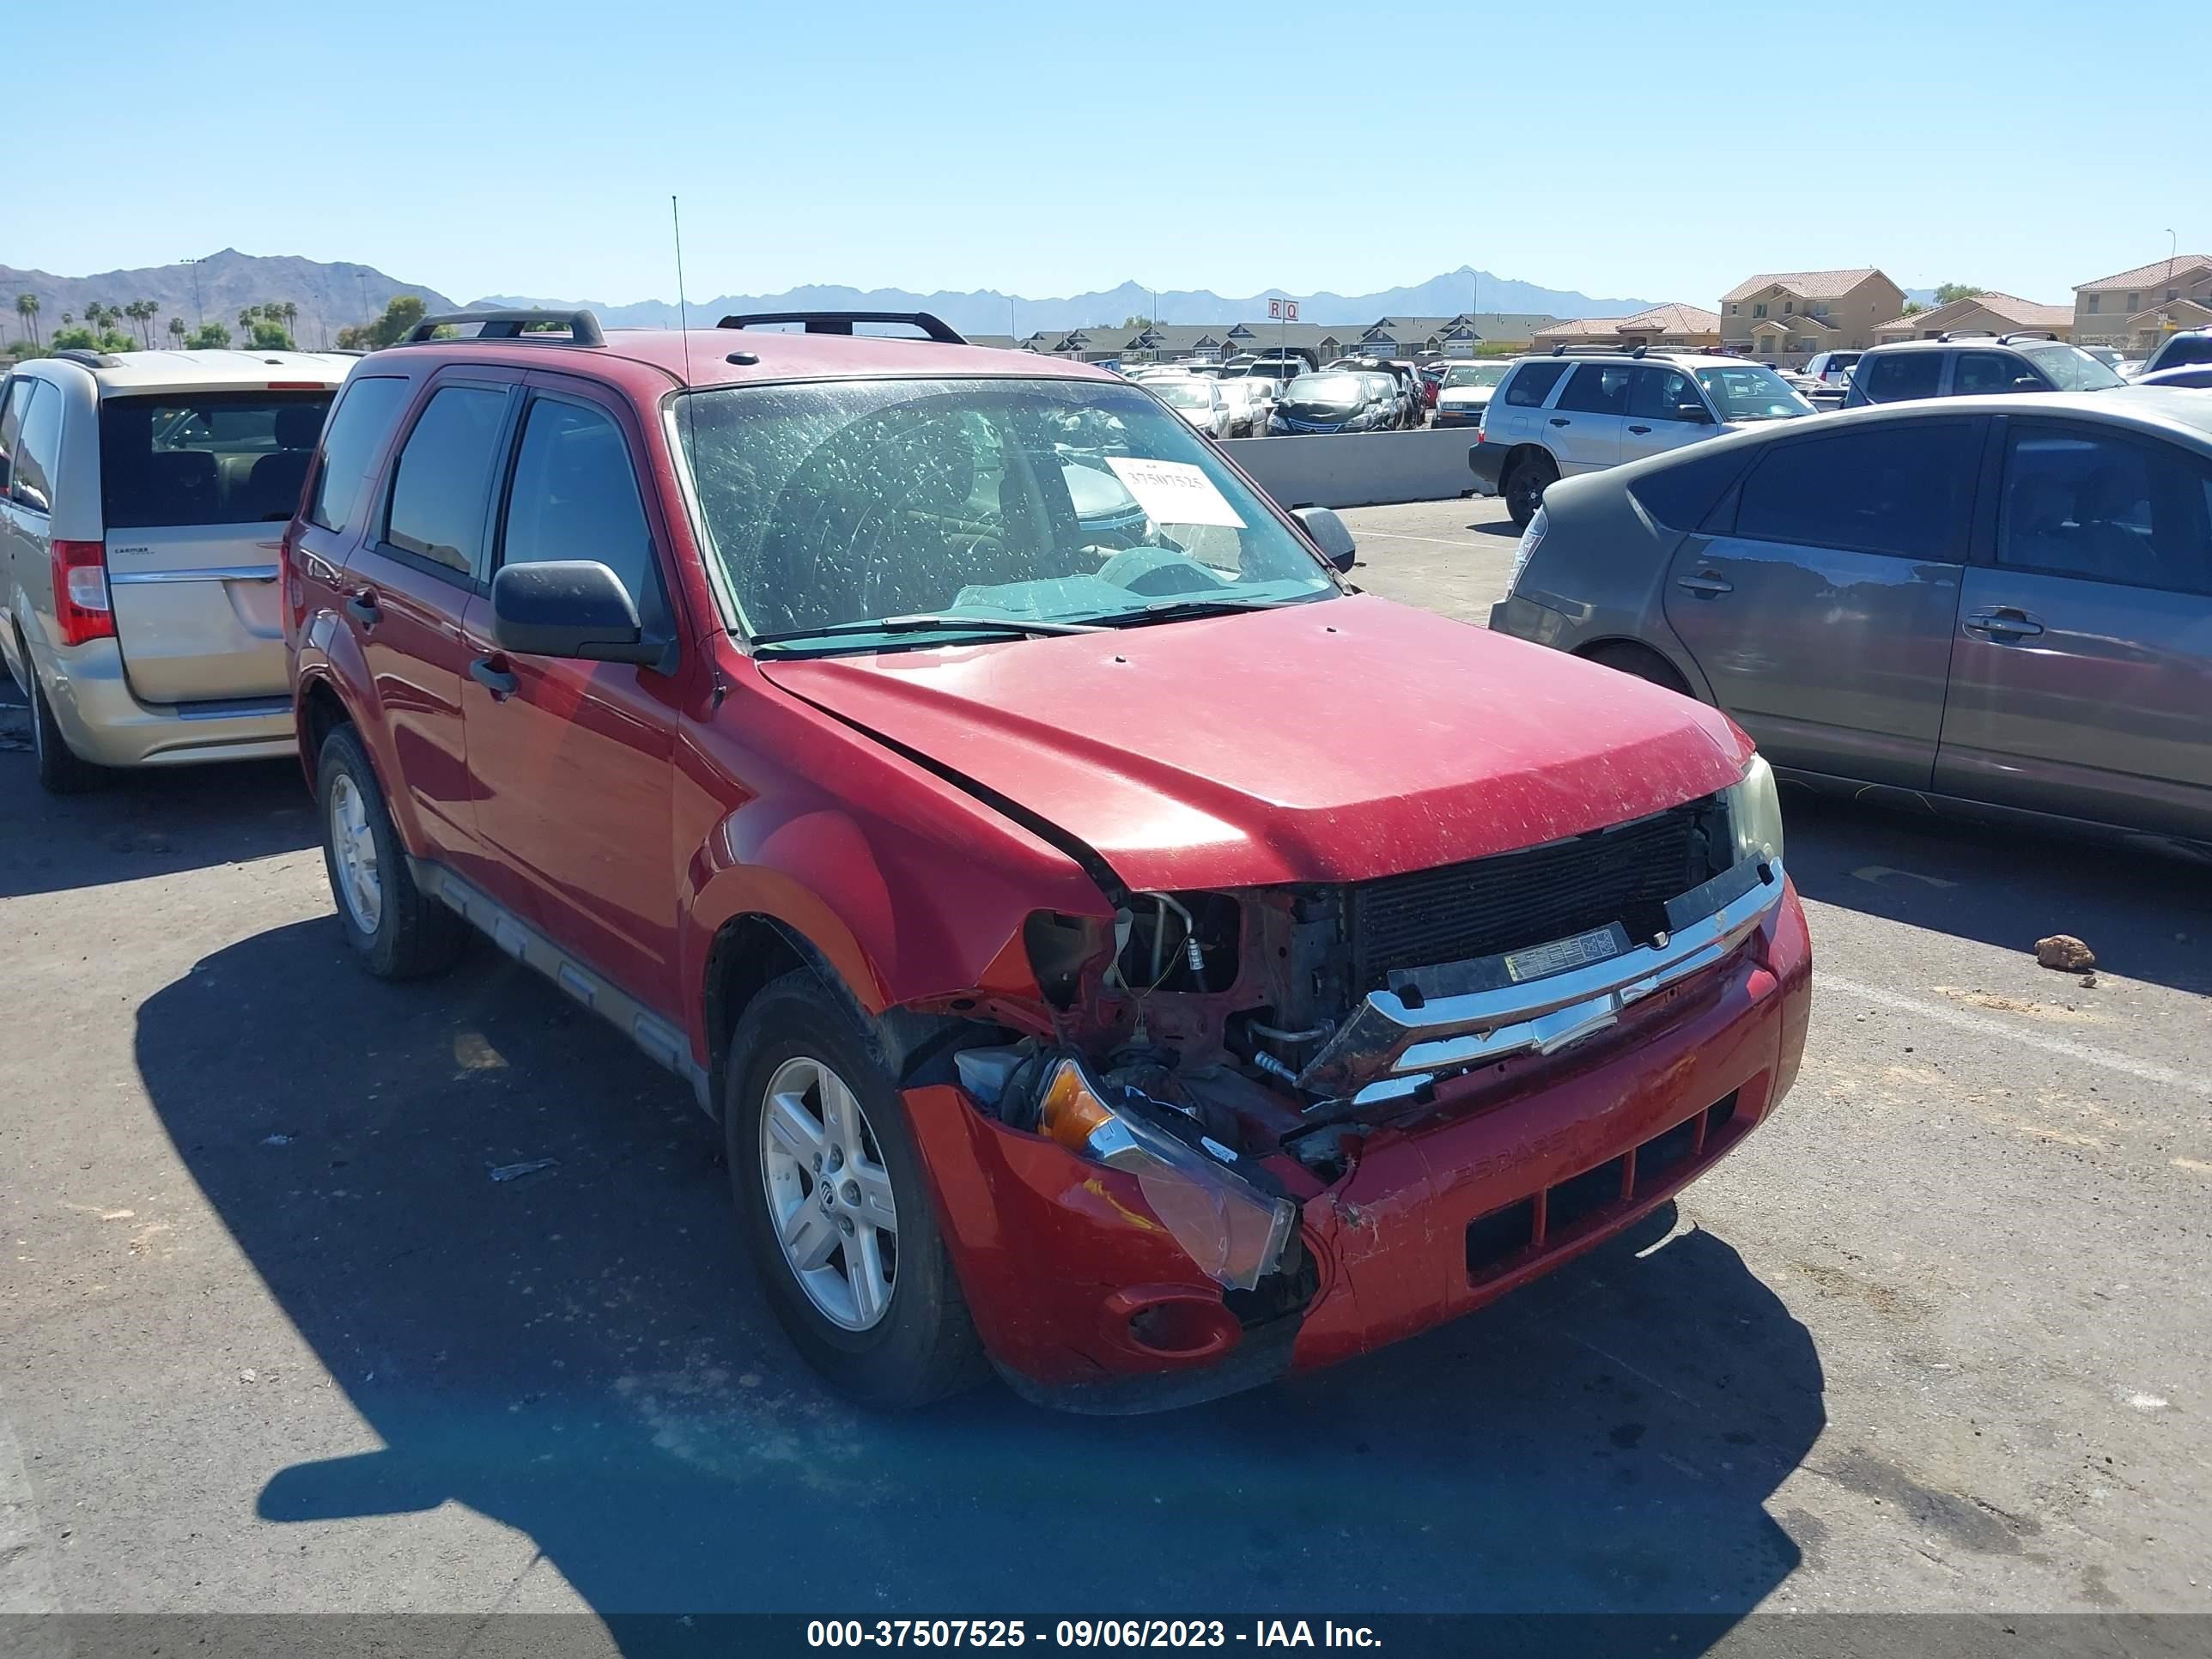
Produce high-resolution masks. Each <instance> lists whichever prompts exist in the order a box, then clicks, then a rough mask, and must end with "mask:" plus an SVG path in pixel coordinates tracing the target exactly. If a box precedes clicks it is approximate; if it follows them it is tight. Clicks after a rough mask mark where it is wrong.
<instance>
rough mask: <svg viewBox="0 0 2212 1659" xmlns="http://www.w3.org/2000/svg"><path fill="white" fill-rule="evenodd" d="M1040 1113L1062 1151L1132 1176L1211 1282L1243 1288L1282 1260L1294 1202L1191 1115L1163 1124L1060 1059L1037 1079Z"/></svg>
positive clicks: (1146, 1105)
mask: <svg viewBox="0 0 2212 1659" xmlns="http://www.w3.org/2000/svg"><path fill="white" fill-rule="evenodd" d="M1039 1116H1040V1119H1041V1121H1040V1122H1039V1124H1038V1126H1037V1127H1039V1128H1041V1129H1042V1130H1043V1132H1044V1133H1046V1134H1047V1135H1048V1136H1050V1137H1051V1138H1052V1139H1054V1140H1056V1141H1058V1142H1059V1143H1060V1145H1061V1146H1065V1147H1066V1148H1067V1150H1068V1151H1070V1152H1075V1153H1078V1154H1079V1155H1081V1156H1083V1157H1086V1158H1096V1159H1097V1161H1098V1162H1099V1163H1101V1164H1107V1165H1109V1167H1111V1168H1113V1169H1116V1170H1125V1171H1127V1173H1128V1174H1130V1175H1133V1176H1135V1177H1136V1178H1137V1184H1138V1186H1139V1188H1140V1189H1141V1190H1142V1191H1143V1193H1144V1194H1145V1201H1146V1203H1147V1204H1149V1205H1151V1206H1152V1212H1153V1214H1155V1215H1157V1216H1158V1218H1159V1219H1160V1223H1161V1225H1163V1226H1164V1227H1165V1228H1166V1229H1167V1230H1168V1231H1169V1233H1170V1235H1171V1236H1172V1237H1174V1239H1175V1241H1176V1243H1178V1244H1180V1245H1182V1248H1183V1249H1184V1250H1185V1251H1187V1252H1188V1254H1189V1255H1190V1258H1191V1260H1192V1261H1195V1262H1196V1263H1197V1264H1198V1265H1199V1267H1200V1268H1201V1269H1202V1270H1203V1271H1204V1272H1205V1273H1206V1276H1207V1277H1208V1278H1210V1279H1213V1280H1214V1281H1215V1282H1216V1283H1218V1284H1222V1285H1229V1286H1231V1288H1232V1289H1236V1290H1240V1291H1249V1290H1250V1289H1252V1288H1253V1286H1255V1285H1257V1284H1258V1283H1259V1282H1260V1280H1261V1279H1263V1278H1265V1277H1266V1276H1267V1274H1269V1273H1273V1272H1274V1270H1275V1269H1276V1267H1278V1266H1279V1265H1280V1264H1281V1261H1282V1259H1283V1251H1284V1249H1285V1247H1286V1246H1287V1245H1288V1243H1290V1240H1291V1235H1292V1234H1293V1233H1294V1232H1295V1231H1296V1230H1297V1206H1295V1205H1294V1204H1292V1203H1291V1200H1290V1199H1289V1198H1287V1197H1285V1196H1284V1195H1283V1194H1281V1193H1280V1192H1279V1191H1278V1192H1273V1193H1270V1192H1263V1191H1262V1190H1261V1188H1260V1187H1259V1186H1258V1185H1257V1184H1256V1182H1255V1180H1254V1179H1253V1178H1252V1176H1253V1173H1254V1171H1253V1170H1252V1166H1250V1165H1249V1163H1248V1161H1247V1160H1246V1159H1244V1158H1242V1157H1240V1156H1239V1155H1238V1154H1237V1153H1236V1152H1232V1151H1231V1150H1230V1149H1229V1148H1228V1147H1226V1146H1222V1145H1221V1144H1220V1143H1219V1142H1218V1141H1216V1140H1214V1139H1212V1138H1210V1137H1209V1136H1207V1135H1206V1134H1204V1133H1201V1132H1200V1130H1199V1128H1198V1127H1197V1126H1196V1124H1195V1123H1191V1124H1189V1125H1188V1126H1186V1127H1182V1128H1181V1129H1180V1130H1178V1129H1176V1128H1171V1127H1170V1124H1171V1123H1172V1122H1173V1121H1174V1120H1175V1118H1176V1113H1175V1112H1174V1110H1173V1109H1172V1108H1170V1107H1166V1106H1163V1105H1160V1104H1158V1103H1155V1102H1149V1101H1147V1100H1146V1099H1144V1098H1143V1097H1133V1096H1132V1094H1131V1093H1130V1091H1127V1090H1122V1089H1115V1088H1113V1087H1111V1086H1109V1085H1105V1084H1103V1083H1101V1082H1099V1081H1098V1080H1097V1079H1095V1078H1093V1077H1092V1076H1091V1073H1089V1071H1088V1070H1087V1069H1085V1066H1083V1064H1082V1062H1081V1061H1079V1060H1075V1059H1073V1058H1062V1059H1060V1060H1058V1061H1056V1062H1055V1063H1054V1068H1053V1070H1052V1072H1051V1073H1049V1074H1048V1077H1047V1079H1046V1081H1045V1085H1044V1092H1043V1098H1042V1102H1041V1103H1040V1112H1039Z"/></svg>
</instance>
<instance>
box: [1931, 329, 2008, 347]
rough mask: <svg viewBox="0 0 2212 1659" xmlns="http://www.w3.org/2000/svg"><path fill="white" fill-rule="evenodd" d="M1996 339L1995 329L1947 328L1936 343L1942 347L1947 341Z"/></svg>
mask: <svg viewBox="0 0 2212 1659" xmlns="http://www.w3.org/2000/svg"><path fill="white" fill-rule="evenodd" d="M1996 337H1997V331H1996V330H1995V329H1993V328H1947V329H1945V330H1944V331H1942V333H1941V334H1938V335H1937V336H1936V344H1938V345H1941V344H1942V343H1943V342H1944V341H1946V340H1995V339H1996ZM1999 343H2002V342H1999Z"/></svg>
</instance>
